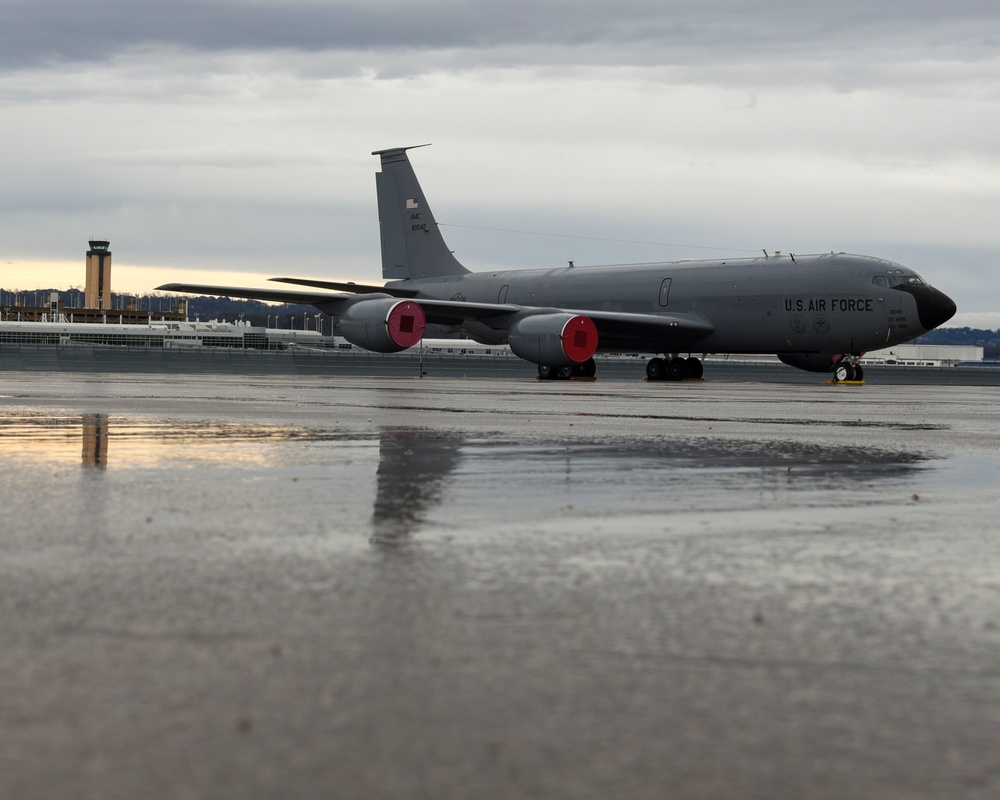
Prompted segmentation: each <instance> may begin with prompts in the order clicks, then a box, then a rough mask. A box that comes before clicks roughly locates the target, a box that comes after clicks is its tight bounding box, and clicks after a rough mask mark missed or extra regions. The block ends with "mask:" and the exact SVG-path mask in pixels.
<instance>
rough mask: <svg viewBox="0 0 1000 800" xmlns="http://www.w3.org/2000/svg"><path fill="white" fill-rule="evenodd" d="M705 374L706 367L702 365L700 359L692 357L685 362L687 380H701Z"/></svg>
mask: <svg viewBox="0 0 1000 800" xmlns="http://www.w3.org/2000/svg"><path fill="white" fill-rule="evenodd" d="M704 374H705V366H704V364H702V363H701V359H700V358H695V357H694V356H691V358H689V359H687V360H686V361H685V362H684V377H685V378H691V379H692V380H699V379H700V378H701V376H702V375H704Z"/></svg>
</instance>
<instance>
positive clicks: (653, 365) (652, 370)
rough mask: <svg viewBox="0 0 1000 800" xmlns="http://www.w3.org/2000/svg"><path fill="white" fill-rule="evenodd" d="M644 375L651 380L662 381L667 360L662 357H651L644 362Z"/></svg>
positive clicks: (665, 375) (665, 372)
mask: <svg viewBox="0 0 1000 800" xmlns="http://www.w3.org/2000/svg"><path fill="white" fill-rule="evenodd" d="M646 377H647V378H648V379H649V380H651V381H662V380H663V379H664V378H666V377H667V362H666V361H664V360H663V359H662V358H651V359H649V361H647V362H646Z"/></svg>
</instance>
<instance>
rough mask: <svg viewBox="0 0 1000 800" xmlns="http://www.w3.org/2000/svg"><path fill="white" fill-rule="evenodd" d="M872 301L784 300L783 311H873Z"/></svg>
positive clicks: (839, 298) (837, 298)
mask: <svg viewBox="0 0 1000 800" xmlns="http://www.w3.org/2000/svg"><path fill="white" fill-rule="evenodd" d="M873 310H874V309H873V308H872V301H871V300H870V299H869V300H864V299H861V298H854V297H830V298H826V297H811V298H808V299H806V298H798V299H791V298H787V299H786V300H785V311H873Z"/></svg>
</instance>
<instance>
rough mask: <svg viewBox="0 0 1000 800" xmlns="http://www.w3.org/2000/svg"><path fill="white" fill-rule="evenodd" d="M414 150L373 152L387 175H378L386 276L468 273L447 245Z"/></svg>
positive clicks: (433, 276)
mask: <svg viewBox="0 0 1000 800" xmlns="http://www.w3.org/2000/svg"><path fill="white" fill-rule="evenodd" d="M417 146H418V147H426V145H417ZM412 149H413V148H412V147H395V148H393V149H392V150H376V151H375V152H374V153H372V155H373V156H381V159H382V171H381V172H377V173H375V188H376V190H377V193H378V221H379V227H380V228H381V231H382V277H383V278H386V279H387V280H406V279H408V278H440V277H444V276H447V275H464V274H466V273H467V272H468V271H469V270H467V269H466V268H465V267H463V266H462V265H461V264H460V263H459V262H458V260H457V259H456V258H455V256H453V255H452V253H451V251H450V250H449V249H448V245H447V244H445V241H444V237H443V236H442V235H441V231H440V230H439V229H438V226H437V223H436V222H435V221H434V215H433V214H432V213H431V208H430V206H429V205H427V200H426V199H425V198H424V193H423V190H422V189H421V188H420V183H419V182H418V181H417V176H416V174H415V173H414V172H413V167H412V166H410V160H409V158H407V157H406V151H407V150H412Z"/></svg>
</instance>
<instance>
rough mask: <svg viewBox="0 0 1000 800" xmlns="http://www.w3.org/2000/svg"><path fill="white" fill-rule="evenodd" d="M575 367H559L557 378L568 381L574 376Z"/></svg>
mask: <svg viewBox="0 0 1000 800" xmlns="http://www.w3.org/2000/svg"><path fill="white" fill-rule="evenodd" d="M575 369H576V368H575V367H559V368H558V369H556V374H555V379H556V380H557V381H568V380H569V379H570V378H572V377H573V371H574V370H575Z"/></svg>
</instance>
